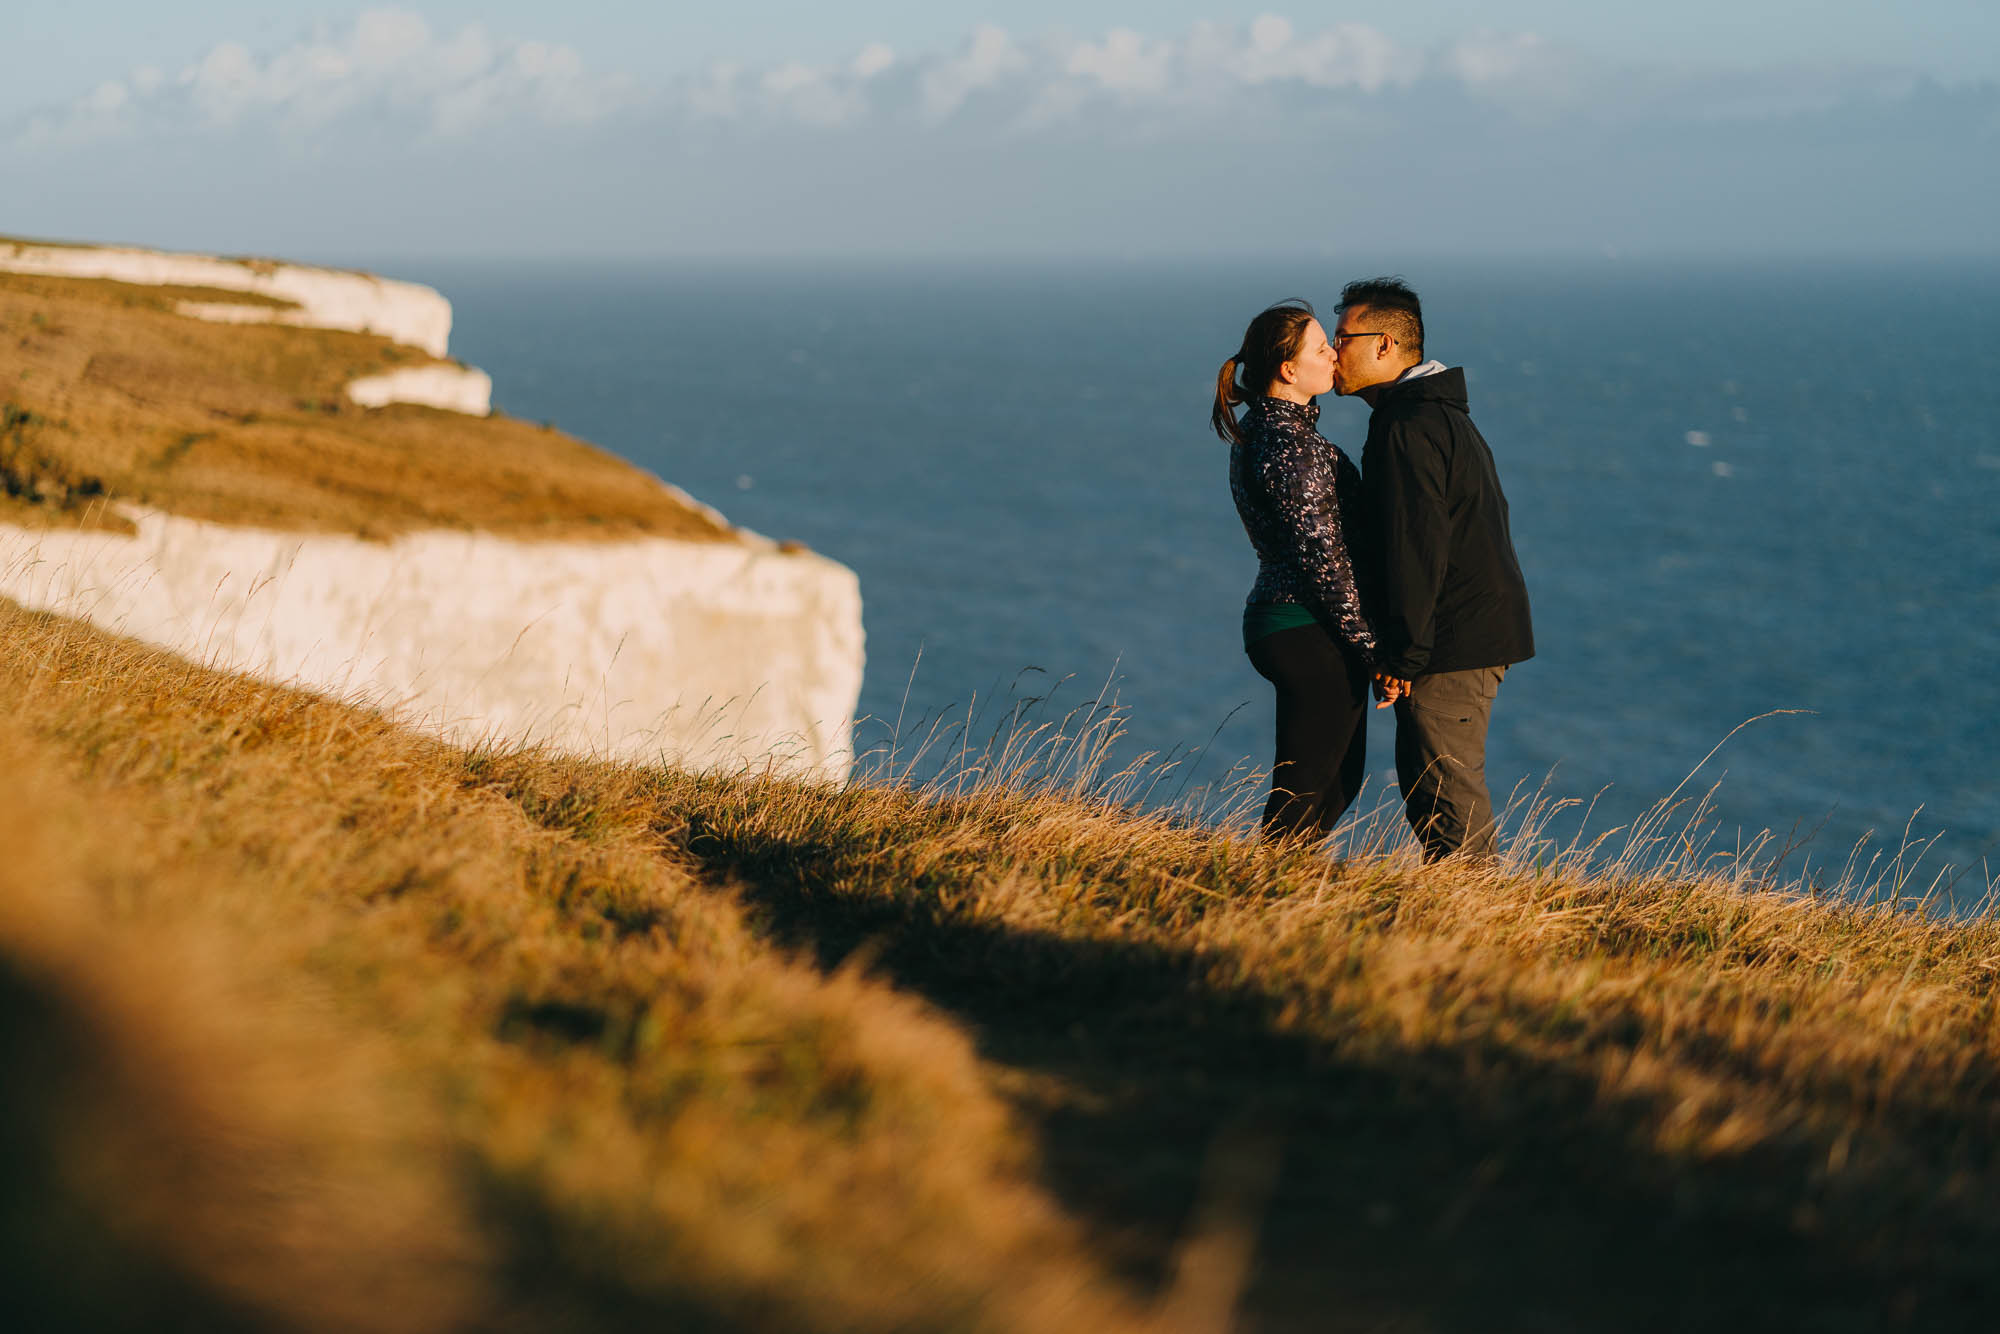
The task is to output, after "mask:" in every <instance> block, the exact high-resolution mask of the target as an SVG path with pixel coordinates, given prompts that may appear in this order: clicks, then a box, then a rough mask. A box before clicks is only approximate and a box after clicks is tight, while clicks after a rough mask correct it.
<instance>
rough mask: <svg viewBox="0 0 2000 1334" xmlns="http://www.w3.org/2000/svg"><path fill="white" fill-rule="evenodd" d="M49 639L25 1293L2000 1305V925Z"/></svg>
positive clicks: (842, 1324)
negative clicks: (695, 756) (756, 749)
mask: <svg viewBox="0 0 2000 1334" xmlns="http://www.w3.org/2000/svg"><path fill="white" fill-rule="evenodd" d="M0 646H4V647H0V687H4V689H5V691H6V695H7V698H8V699H9V701H10V705H11V707H10V708H9V710H8V711H7V717H6V718H5V719H4V720H0V755H4V757H5V762H6V764H7V766H8V772H9V774H10V775H11V776H12V778H13V782H12V784H11V790H12V791H13V793H14V794H15V795H14V799H13V800H12V801H10V802H9V803H8V804H7V806H6V807H5V808H4V816H0V819H4V821H5V824H6V828H5V838H6V840H7V847H8V849H9V855H8V856H7V857H6V858H5V859H0V882H4V883H0V1045H3V1046H4V1050H0V1079H4V1080H5V1081H6V1084H7V1088H6V1091H5V1095H4V1097H0V1107H4V1108H5V1109H6V1113H5V1114H6V1117H7V1120H8V1124H7V1127H6V1129H7V1133H6V1135H5V1136H4V1137H0V1144H4V1145H5V1152H6V1154H7V1155H8V1159H9V1161H8V1164H7V1168H6V1171H5V1172H4V1173H0V1183H4V1185H0V1189H4V1191H5V1195H4V1198H0V1227H4V1228H5V1230H6V1243H7V1244H6V1247H5V1250H4V1252H0V1254H4V1255H5V1256H6V1264H7V1265H8V1266H9V1268H10V1271H11V1272H10V1273H9V1274H8V1276H7V1284H8V1288H9V1290H10V1291H11V1292H13V1293H16V1294H25V1295H24V1296H17V1297H16V1299H15V1305H16V1308H17V1309H25V1310H28V1311H29V1312H30V1313H31V1314H32V1315H33V1316H34V1317H35V1318H36V1320H37V1322H38V1323H36V1325H35V1327H37V1328H79V1329H80V1328H90V1329H116V1328H129V1329H150V1328H161V1327H166V1326H167V1325H168V1324H169V1323H171V1322H170V1321H169V1320H168V1318H167V1317H168V1315H169V1314H171V1315H173V1316H175V1317H178V1318H180V1319H183V1320H185V1321H186V1322H188V1323H190V1324H194V1325H197V1326H199V1327H202V1328H211V1329H221V1328H238V1327H252V1326H254V1327H257V1328H299V1329H342V1330H351V1329H399V1330H402V1329H407V1330H429V1329H485V1328H493V1329H503V1328H505V1329H514V1328H518V1329H565V1330H569V1329H631V1328H677V1329H759V1330H800V1331H808V1330H812V1331H818V1330H827V1331H832V1330H899V1331H900V1330H940V1331H942V1330H974V1329H977V1330H1009V1331H1016V1330H1018V1331H1036V1332H1037V1334H1039V1332H1041V1331H1072V1330H1074V1331H1098V1330H1119V1329H1134V1330H1138V1329H1161V1330H1166V1329H1174V1330H1190V1331H1191V1330H1221V1329H1223V1328H1226V1327H1228V1320H1229V1315H1228V1313H1229V1311H1230V1310H1231V1309H1232V1308H1234V1309H1235V1310H1236V1312H1237V1320H1238V1324H1237V1326H1236V1327H1238V1328H1242V1329H1252V1330H1325V1329H1335V1330H1338V1329H1385V1330H1459V1329H1464V1330H1481V1331H1487V1330H1516V1329H1518V1330H1530V1329H1533V1330H1563V1329H1575V1330H1604V1329H1618V1330H1653V1329H1660V1330H1665V1329H1690V1328H1718V1329H1725V1328H1726V1329H1734V1328H1742V1329H1749V1328H1784V1329H1832V1330H1839V1329H1875V1328H1884V1327H1891V1328H1894V1327H1905V1328H1912V1329H1953V1328H1968V1329H1969V1328H1982V1329H1983V1328H1990V1326H1991V1318H1992V1315H1991V1313H1992V1309H1993V1300H1994V1298H1995V1297H1996V1295H2000V1292H1996V1289H2000V1281H1996V1279H1995V1276H1994V1267H1993V1264H1992V1256H1993V1254H1994V1253H1995V1250H1996V1246H2000V1213H1996V1210H1995V1209H1994V1207H1993V1205H1992V1203H1991V1202H1992V1200H1993V1199H1994V1198H1995V1197H1996V1188H2000V1164H1996V1161H1995V1153H1996V1149H1995V1146H1996V1145H2000V1124H1996V1122H2000V1100H1996V1085H1995V1073H1996V1070H2000V1026H1996V1015H1995V1008H1994V996H1995V987H1994V976H1995V971H1996V969H2000V928H1996V927H1995V926H1994V925H1993V924H1991V923H1989V922H1980V923H1972V924H1951V923H1945V922H1939V921H1933V920H1928V919H1926V918H1925V917H1923V916H1921V915H1919V914H1914V913H1910V912H1907V911H1900V912H1899V911H1890V910H1888V909H1884V908H1866V907H1855V906H1839V905H1835V904H1830V903H1816V902H1810V901H1804V900H1800V899H1798V898H1794V897H1787V896H1784V895H1779V894H1773V893H1756V892H1749V891H1747V890H1746V889H1745V888H1744V887H1743V886H1741V885H1736V884H1731V883H1728V882H1724V881H1720V880H1708V881H1705V880H1702V879H1699V878H1694V877H1690V876H1686V875H1679V876H1673V877H1666V878H1660V877H1651V878H1648V877H1641V876H1636V875H1635V876H1629V877H1624V878H1597V879H1589V878H1583V877H1581V876H1579V875H1575V874H1571V873H1568V872H1559V871H1547V872H1538V871H1536V870H1534V869H1532V868H1529V867H1512V868H1508V869H1506V870H1504V871H1502V872H1499V873H1491V874H1476V873H1472V872H1468V871H1465V870H1462V869H1461V870H1450V869H1431V870H1426V869H1424V868H1422V867H1420V866H1418V865H1416V864H1414V863H1413V862H1411V861H1410V860H1408V859H1407V858H1406V857H1405V856H1404V855H1402V854H1392V855H1387V856H1361V857H1355V858H1352V859H1349V860H1346V861H1330V860H1328V859H1326V858H1325V857H1323V856H1321V855H1319V854H1317V853H1314V852H1312V851H1309V850H1306V849H1300V848H1296V847H1262V846H1257V845H1254V844H1251V843H1247V842H1245V841H1244V840H1242V839H1241V838H1239V837H1236V836H1233V835H1230V834H1227V833H1219V832H1214V831H1207V830H1200V829H1189V828H1178V827H1174V826H1171V825H1169V824H1167V823H1165V822H1162V821H1160V820H1158V819H1154V818H1151V817H1146V816H1141V815H1137V814H1133V813H1131V812H1128V811H1124V810H1120V809H1117V808H1115V807H1113V806H1109V805H1106V804H1105V803H1103V802H1100V801H1093V800H1090V799H1086V798H1078V797H1074V796H1066V795H1062V794H1061V793H1058V792H1053V791H1045V790H1036V789H1034V788H1033V787H1030V786H1019V785H1016V786H1012V787H1009V786H1006V785H1004V784H1001V785H993V784H989V785H986V786H983V787H980V788H977V789H968V790H964V791H959V792H957V793H956V794H951V793H946V792H932V793H928V794H926V793H918V792H911V791H908V790H902V789H898V788H895V787H893V786H867V785H862V786H856V787H852V788H848V789H834V788H824V787H812V786H803V785H794V784H788V783H783V782H777V781H771V780H768V779H763V778H759V777H756V776H754V775H752V776H738V777H712V776H711V777H698V776H692V775H688V774H684V773H678V772H673V771H669V770H662V769H650V768H632V767H621V766H615V765H609V764H592V763H583V762H576V761H566V760H557V759H551V758H548V757H545V756H540V755H537V754H534V753H530V752H510V751H503V750H491V749H488V750H473V751H466V750H457V749H453V748H450V747H447V746H443V745H440V744H438V743H435V742H431V741H427V740H424V739H421V738H419V737H416V736H413V735H411V734H408V733H405V732H402V731H399V730H397V729H395V728H393V727H391V726H389V725H387V724H386V723H384V722H382V721H381V720H380V719H378V718H376V717H373V716H372V715H369V714H366V713H362V712H357V711H354V710H351V709H348V708H345V707H343V706H340V705H337V704H333V703H330V702H327V701H324V700H320V699H316V698H313V697H309V696H305V695H300V694H296V693H292V692H288V691H285V690H282V689H278V688H275V687H271V686H266V685H261V684H258V683H255V682H252V681H249V680H247V679H244V678H239V677H232V676H226V675H220V674H216V673H212V672H208V671H204V670H202V669H199V668H196V667H194V666H191V665H189V664H188V663H186V662H184V661H181V660H178V659H175V658H173V657H171V656H168V655H165V654H162V653H159V652H157V651H154V650H150V649H147V648H144V647H141V646H137V645H134V644H132V643H130V642H126V641H122V640H118V639H115V638H112V637H109V636H106V635H104V634H102V633H100V632H97V631H95V630H92V629H90V628H88V627H85V626H82V625H80V624H77V623H75V622H70V621H65V620H62V619H59V618H55V617H49V616H43V615H34V614H29V613H25V612H21V611H19V610H16V609H13V608H7V607H0Z"/></svg>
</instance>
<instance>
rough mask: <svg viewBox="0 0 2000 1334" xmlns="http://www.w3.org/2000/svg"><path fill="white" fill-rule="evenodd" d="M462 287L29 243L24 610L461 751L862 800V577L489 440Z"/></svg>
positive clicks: (11, 492) (13, 548)
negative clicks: (674, 772) (466, 336)
mask: <svg viewBox="0 0 2000 1334" xmlns="http://www.w3.org/2000/svg"><path fill="white" fill-rule="evenodd" d="M450 327H451V307H450V305H449V303H448V302H447V301H446V300H445V299H444V297H442V296H441V295H439V294H438V293H437V292H435V291H432V290H431V289H429V288H426V287H421V286H418V285H416V284H412V283H400V282H393V281H389V280H384V279H380V278H376V277H373V276H370V275H366V274H353V273H341V272H337V271H332V270H324V269H312V268H307V267H304V266H298V265H288V264H279V263H275V262H270V261H261V260H228V259H217V258H213V257H209V256H199V255H172V254H164V253H160V252H151V251H143V250H135V249H131V248H116V247H89V246H67V245H50V244H44V243H31V242H9V241H5V240H0V346H6V347H7V348H8V349H9V352H10V354H11V355H10V358H9V362H10V371H9V373H8V374H7V375H6V376H5V378H4V380H0V492H4V495H0V596H6V597H9V598H13V599H14V600H16V601H18V602H20V603H22V604H23V605H25V606H29V607H34V608H37V609H41V610H48V611H55V612H61V613H64V614H70V615H76V616H80V617H84V618H86V619H88V620H90V621H92V622H93V623H95V624H97V625H100V626H102V627H104V628H106V629H109V630H114V631H117V632H120V633H123V634H127V635H131V636H134V637H136V638H139V639H142V640H145V641H147V642H149V643H154V644H158V645H160V646H162V647H166V648H170V649H173V650H174V651H176V652H179V653H182V654H186V655H189V656H192V657H195V658H197V659H199V660H201V661H204V662H207V663H209V664H211V665H213V666H216V667H220V668H224V669H229V670H236V671H244V672H249V673H252V674H254V675H257V676H259V677H262V678H264V679H267V680H271V681H274V682H283V683H287V684H294V685H302V686H305V687H307V688H310V689H314V690H319V691H322V692H326V693H330V694H334V695H337V696H339V697H342V698H345V699H350V700H360V701H365V702H367V703H370V704H372V705H375V706H377V707H380V708H383V709H385V710H387V711H389V712H390V713H391V714H392V715H394V716H395V717H397V718H399V719H402V720H405V721H409V722H412V723H418V724H421V725H424V726H426V727H427V728H429V729H430V730H433V731H435V732H438V733H440V734H442V735H445V736H447V737H449V738H450V739H453V740H456V741H460V742H465V741H471V740H476V739H490V740H495V741H504V742H513V743H520V742H536V743H540V744H544V745H547V746H550V747H552V748H554V749H557V750H560V751H565V752H574V753H584V754H597V755H606V756H612V757H617V758H622V759H636V760H648V761H651V760H665V761H669V762H672V763H675V764H679V765H683V766H688V767H694V768H716V767H726V768H740V767H745V766H752V767H762V766H764V765H766V764H770V765H772V766H773V767H775V768H777V769H779V770H780V771H784V772H790V773H796V774H804V775H812V776H817V777H823V778H826V779H830V780H836V781H837V780H839V779H841V778H843V777H844V776H845V774H846V771H847V767H848V763H849V751H850V740H849V728H850V722H851V718H852V714H853V711H854V706H855V702H856V700H857V699H858V697H859V694H860V687H861V667H862V630H861V604H860V590H859V585H858V581H857V580H856V579H855V577H854V575H853V573H852V572H851V571H849V570H847V569H846V568H844V567H842V566H840V565H838V564H837V563H835V562H833V561H830V560H827V559H826V558H824V557H822V556H818V555H815V554H813V553H811V552H808V551H805V550H803V549H800V548H797V547H795V546H794V545H792V544H779V543H775V542H772V541H770V540H768V539H766V538H762V537H760V536H758V535H756V534H754V533H749V532H746V531H744V530H741V529H737V528H734V527H733V526H731V525H730V524H729V523H728V521H727V520H725V519H724V518H723V517H722V516H721V515H719V514H717V513H716V512H715V511H714V510H711V509H709V508H708V507H706V506H704V505H701V504H699V503H698V502H696V501H694V500H693V499H692V498H690V497H689V496H687V495H686V494H685V493H683V492H680V491H678V490H676V489H675V488H673V487H670V486H668V485H666V484H665V483H663V482H661V481H660V480H659V479H657V478H655V477H652V476H651V475H649V474H647V473H645V472H643V471H641V470H640V469H637V468H634V467H632V466H631V465H629V464H627V463H625V462H623V461H622V460H619V459H616V458H614V457H612V456H611V455H608V454H606V453H604V452H602V451H600V450H597V449H594V448H592V447H591V446H589V445H587V444H585V443H583V442H582V441H579V440H575V439H573V438H571V437H569V436H567V435H564V434H563V433H561V432H559V431H556V430H554V429H552V428H550V427H547V426H534V425H530V424H528V423H524V422H519V421H515V420H512V419H509V418H506V417H504V416H494V415H490V412H489V402H488V394H489V391H490V381H489V380H488V379H487V377H486V376H485V375H484V374H482V373H481V372H478V371H475V370H472V369H471V368H469V367H464V366H461V365H459V364H458V363H456V362H452V361H449V360H447V359H446V357H445V352H446V339H447V337H448V334H449V330H450Z"/></svg>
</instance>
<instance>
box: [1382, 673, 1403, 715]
mask: <svg viewBox="0 0 2000 1334" xmlns="http://www.w3.org/2000/svg"><path fill="white" fill-rule="evenodd" d="M1409 693H1410V683H1409V682H1408V681H1405V680H1404V679H1403V678H1402V677H1400V676H1391V675H1389V673H1387V672H1377V673H1375V698H1376V699H1377V700H1378V701H1380V702H1379V703H1377V704H1376V705H1375V707H1376V708H1378V709H1386V708H1388V707H1389V706H1390V705H1391V704H1394V703H1395V702H1396V701H1397V700H1399V699H1401V698H1402V697H1403V696H1405V695H1407V694H1409Z"/></svg>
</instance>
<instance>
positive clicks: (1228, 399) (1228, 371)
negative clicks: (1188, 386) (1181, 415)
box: [1208, 351, 1249, 445]
mask: <svg viewBox="0 0 2000 1334" xmlns="http://www.w3.org/2000/svg"><path fill="white" fill-rule="evenodd" d="M1242 361H1243V354H1242V352H1240V351H1239V352H1238V353H1237V354H1236V355H1235V356H1233V357H1231V358H1230V359H1229V360H1227V361H1225V362H1223V363H1222V369H1221V370H1220V371H1217V372H1216V375H1215V410H1214V411H1213V412H1210V413H1209V414H1208V424H1209V425H1210V426H1213V427H1214V428H1215V433H1216V434H1217V435H1219V436H1221V437H1222V438H1223V439H1224V440H1227V441H1228V442H1229V443H1230V444H1232V445H1240V444H1242V443H1243V428H1242V427H1240V426H1238V425H1237V424H1236V408H1237V405H1238V404H1240V403H1242V402H1243V401H1244V400H1245V399H1246V398H1248V397H1249V395H1247V394H1245V393H1244V392H1243V386H1242V385H1240V384H1238V383H1236V368H1237V366H1239V365H1241V364H1242Z"/></svg>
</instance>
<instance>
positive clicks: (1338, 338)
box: [1328, 330, 1395, 352]
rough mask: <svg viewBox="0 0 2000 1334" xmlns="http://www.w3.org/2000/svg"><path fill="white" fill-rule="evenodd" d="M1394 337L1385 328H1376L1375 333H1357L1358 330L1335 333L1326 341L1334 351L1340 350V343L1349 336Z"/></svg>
mask: <svg viewBox="0 0 2000 1334" xmlns="http://www.w3.org/2000/svg"><path fill="white" fill-rule="evenodd" d="M1394 337H1395V335H1394V334H1392V333H1389V332H1388V331H1387V330H1378V331H1376V332H1375V333H1358V332H1357V333H1337V334H1335V335H1334V336H1333V337H1332V338H1331V339H1329V340H1328V341H1329V342H1331V343H1332V344H1333V348H1334V351H1336V352H1338V351H1339V350H1340V345H1341V343H1342V342H1343V341H1345V340H1346V339H1349V338H1394Z"/></svg>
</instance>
